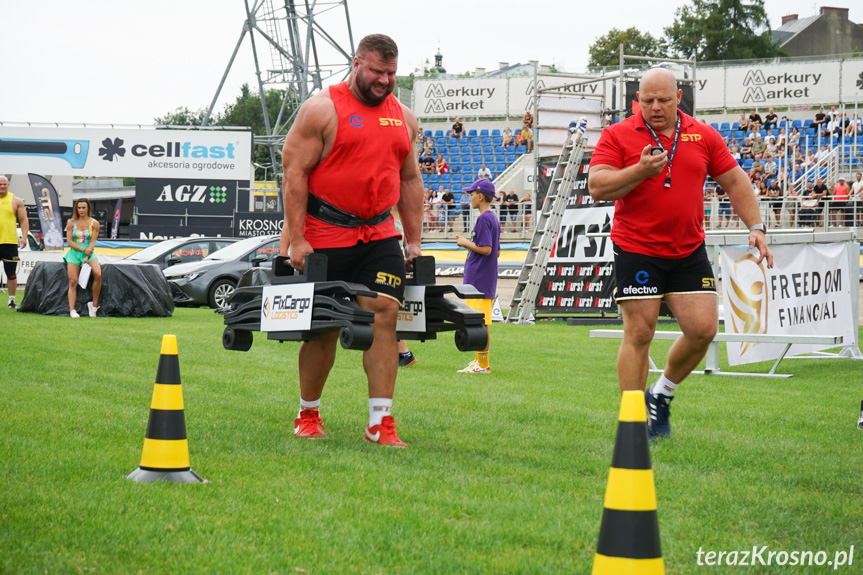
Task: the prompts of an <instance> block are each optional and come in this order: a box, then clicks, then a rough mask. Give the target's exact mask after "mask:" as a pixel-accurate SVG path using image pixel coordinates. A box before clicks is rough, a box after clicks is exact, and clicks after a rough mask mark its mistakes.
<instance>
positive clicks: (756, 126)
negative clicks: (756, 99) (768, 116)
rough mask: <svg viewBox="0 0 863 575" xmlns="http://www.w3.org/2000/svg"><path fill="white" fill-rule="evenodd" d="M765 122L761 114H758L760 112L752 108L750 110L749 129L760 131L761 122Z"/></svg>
mask: <svg viewBox="0 0 863 575" xmlns="http://www.w3.org/2000/svg"><path fill="white" fill-rule="evenodd" d="M763 123H764V122H763V121H762V120H761V116H759V115H758V112H756V111H755V110H752V111H751V112H749V123H748V124H747V128H746V129H747V130H754V131H756V132H757V131H758V130H760V129H761V124H763Z"/></svg>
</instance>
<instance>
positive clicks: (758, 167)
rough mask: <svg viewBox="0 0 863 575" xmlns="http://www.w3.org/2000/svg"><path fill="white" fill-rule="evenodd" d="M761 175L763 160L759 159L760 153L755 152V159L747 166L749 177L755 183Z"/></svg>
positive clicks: (762, 175) (762, 172) (762, 174)
mask: <svg viewBox="0 0 863 575" xmlns="http://www.w3.org/2000/svg"><path fill="white" fill-rule="evenodd" d="M763 177H764V162H763V161H762V159H761V154H756V155H755V161H754V162H752V166H751V167H750V168H749V179H750V180H752V181H753V182H755V183H757V182H758V181H759V180H760V179H761V178H763Z"/></svg>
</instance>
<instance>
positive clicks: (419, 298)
mask: <svg viewBox="0 0 863 575" xmlns="http://www.w3.org/2000/svg"><path fill="white" fill-rule="evenodd" d="M404 301H405V303H404V306H402V309H400V310H399V315H398V320H397V321H396V331H405V332H412V333H424V332H425V331H426V309H425V302H426V288H425V286H405V300H404Z"/></svg>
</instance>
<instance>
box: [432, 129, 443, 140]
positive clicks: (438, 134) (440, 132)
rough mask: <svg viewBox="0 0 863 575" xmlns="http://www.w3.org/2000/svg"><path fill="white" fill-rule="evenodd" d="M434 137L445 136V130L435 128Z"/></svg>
mask: <svg viewBox="0 0 863 575" xmlns="http://www.w3.org/2000/svg"><path fill="white" fill-rule="evenodd" d="M434 137H435V138H443V130H435V133H434Z"/></svg>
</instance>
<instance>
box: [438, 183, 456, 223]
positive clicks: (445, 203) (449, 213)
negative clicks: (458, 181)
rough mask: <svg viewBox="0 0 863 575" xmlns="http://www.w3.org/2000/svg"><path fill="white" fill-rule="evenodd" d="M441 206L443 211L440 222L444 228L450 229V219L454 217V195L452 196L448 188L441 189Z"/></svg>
mask: <svg viewBox="0 0 863 575" xmlns="http://www.w3.org/2000/svg"><path fill="white" fill-rule="evenodd" d="M440 203H441V208H442V209H443V213H442V214H441V217H442V218H443V219H442V221H441V223H442V224H443V228H444V229H448V230H449V231H453V230H452V220H453V218H454V217H455V196H453V195H452V194H451V193H450V191H449V188H444V189H443V194H441V197H440Z"/></svg>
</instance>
